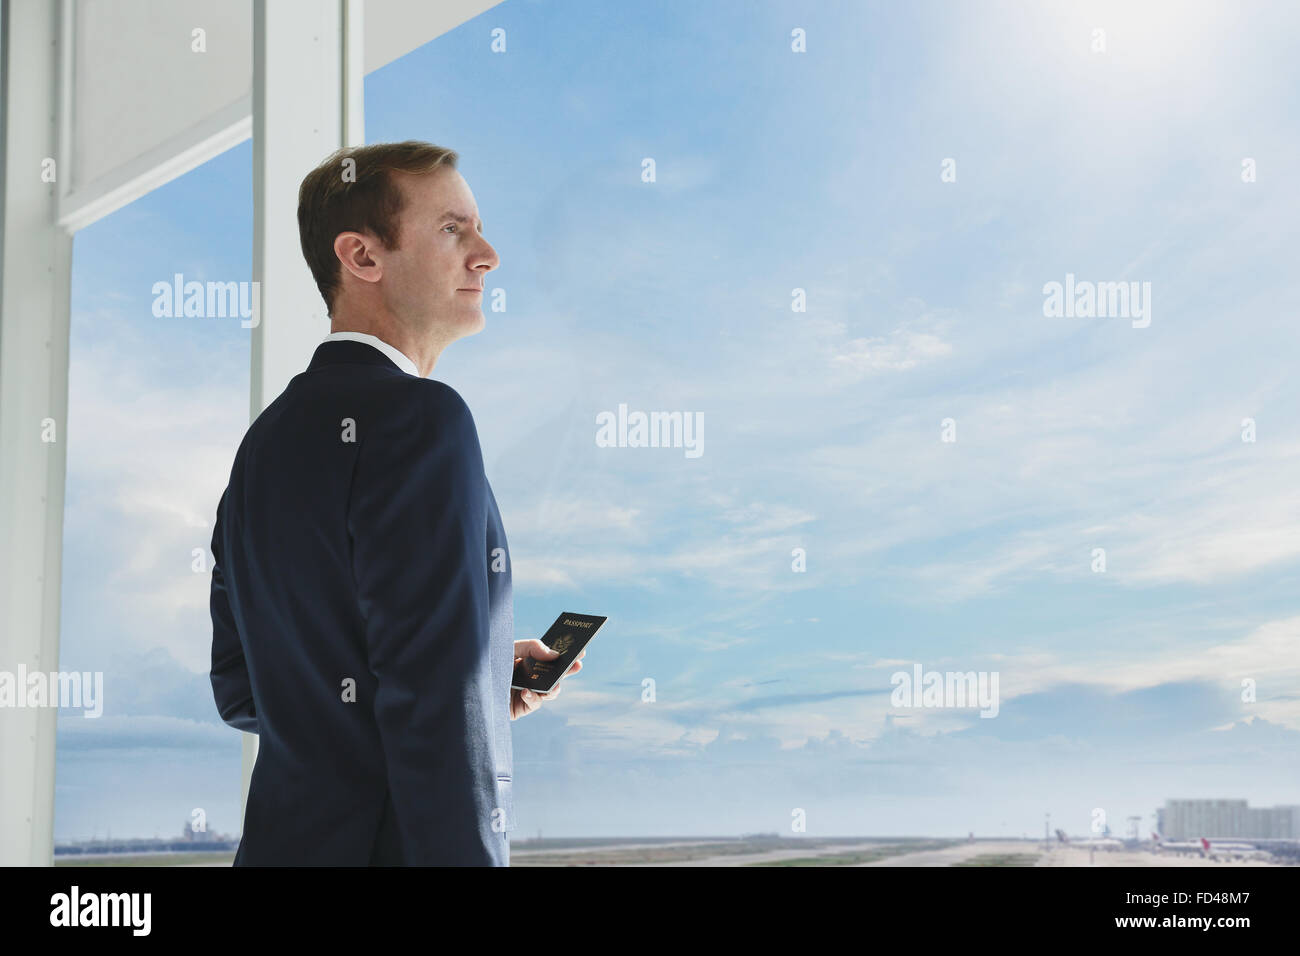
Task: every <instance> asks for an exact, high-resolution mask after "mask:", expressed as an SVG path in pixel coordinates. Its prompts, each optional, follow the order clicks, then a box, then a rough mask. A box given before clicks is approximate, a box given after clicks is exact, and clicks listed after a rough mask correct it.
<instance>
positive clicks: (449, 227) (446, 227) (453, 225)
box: [442, 222, 456, 229]
mask: <svg viewBox="0 0 1300 956" xmlns="http://www.w3.org/2000/svg"><path fill="white" fill-rule="evenodd" d="M442 228H443V229H455V228H456V224H455V223H454V222H453V223H450V224H448V225H446V226H443V227H442Z"/></svg>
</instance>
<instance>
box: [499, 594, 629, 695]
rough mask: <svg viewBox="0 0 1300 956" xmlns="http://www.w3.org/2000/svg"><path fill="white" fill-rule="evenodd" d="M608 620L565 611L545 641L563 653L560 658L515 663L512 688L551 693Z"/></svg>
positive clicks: (544, 642)
mask: <svg viewBox="0 0 1300 956" xmlns="http://www.w3.org/2000/svg"><path fill="white" fill-rule="evenodd" d="M608 620H609V618H608V617H602V616H601V615H599V614H578V613H576V612H574V611H563V612H561V614H560V616H559V617H557V618H556V619H555V623H554V624H552V625H551V626H550V627H549V628H548V629H547V631H546V634H545V636H544V637H543V638H542V643H543V644H545V645H546V646H547V647H550V648H553V649H555V650H557V651H559V652H560V656H559V657H557V658H555V659H554V660H549V661H539V660H537V659H536V658H534V657H525V658H524V659H523V660H521V661H519V663H517V664H515V673H514V677H513V678H512V680H511V684H510V686H511V687H513V688H515V689H516V690H531V691H536V692H537V693H539V694H549V693H550V692H551V691H552V690H553V689H554V688H555V685H556V684H558V683H559V682H560V678H561V677H563V676H564V672H565V671H567V670H568V669H569V668H570V667H572V666H573V662H574V661H575V660H577V659H578V655H579V654H581V653H582V649H583V648H584V647H586V646H587V642H588V641H590V640H591V639H592V638H593V637H595V636H596V632H597V631H599V630H600V627H601V625H602V624H604V623H605V622H606V621H608Z"/></svg>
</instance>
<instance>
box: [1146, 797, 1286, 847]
mask: <svg viewBox="0 0 1300 956" xmlns="http://www.w3.org/2000/svg"><path fill="white" fill-rule="evenodd" d="M1156 829H1157V830H1158V831H1159V833H1160V836H1161V837H1163V838H1164V839H1166V840H1199V839H1200V838H1201V837H1205V838H1206V839H1208V840H1224V839H1229V838H1237V839H1249V840H1295V839H1300V806H1297V805H1288V806H1281V807H1250V806H1247V805H1246V801H1245V800H1166V801H1165V805H1164V806H1163V807H1161V808H1160V809H1159V810H1157V811H1156Z"/></svg>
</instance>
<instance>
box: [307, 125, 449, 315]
mask: <svg viewBox="0 0 1300 956" xmlns="http://www.w3.org/2000/svg"><path fill="white" fill-rule="evenodd" d="M459 158H460V157H459V154H457V152H456V151H455V150H453V149H447V148H446V147H444V146H435V145H433V144H432V143H425V142H422V141H420V140H413V139H408V140H406V141H405V142H401V143H374V144H372V145H370V146H345V147H343V148H342V149H338V150H335V151H334V152H333V153H331V154H330V155H329V156H328V157H326V159H325V161H324V162H323V163H321V164H320V165H319V166H317V167H316V168H315V169H313V170H312V171H311V172H309V173H308V174H307V175H306V177H305V178H304V179H303V181H302V185H301V186H300V187H299V188H298V239H299V241H300V242H301V243H302V254H303V258H305V259H306V260H307V265H308V266H309V267H311V274H312V276H313V277H314V278H315V279H316V288H318V289H320V294H321V298H323V299H324V300H325V307H326V311H327V312H328V313H329V314H331V315H333V313H334V297H335V296H336V295H337V294H338V290H339V283H340V280H341V277H340V272H339V270H340V269H341V268H342V266H341V264H340V263H339V260H338V256H336V255H335V254H334V240H335V238H336V237H337V236H338V234H339V233H340V232H371V233H373V234H374V235H376V236H378V237H379V240H380V241H381V242H382V243H383V244H384V246H385V247H387V248H389V249H396V248H397V235H398V231H399V227H400V221H399V218H398V217H399V214H400V213H401V211H402V207H403V206H404V205H405V200H404V199H403V197H402V191H401V189H399V188H398V185H397V183H395V182H394V181H393V177H391V176H390V175H389V173H391V172H403V173H430V172H433V171H434V170H435V169H439V168H441V167H443V166H446V167H449V168H451V169H455V168H456V161H457V160H458V159H459ZM348 160H351V161H352V162H351V163H349V162H348Z"/></svg>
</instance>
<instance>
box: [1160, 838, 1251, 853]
mask: <svg viewBox="0 0 1300 956" xmlns="http://www.w3.org/2000/svg"><path fill="white" fill-rule="evenodd" d="M1151 841H1152V843H1153V844H1154V846H1155V848H1156V849H1157V850H1173V851H1174V852H1175V853H1188V852H1192V853H1200V854H1201V856H1209V855H1210V854H1212V853H1230V854H1231V853H1237V854H1241V855H1243V856H1250V855H1264V856H1267V855H1268V850H1266V849H1264V848H1263V847H1260V846H1256V845H1255V844H1254V843H1235V842H1232V841H1230V840H1207V839H1206V838H1205V837H1201V838H1200V840H1184V841H1175V842H1173V843H1166V842H1165V841H1164V840H1162V839H1161V838H1160V834H1159V833H1152V834H1151Z"/></svg>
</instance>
